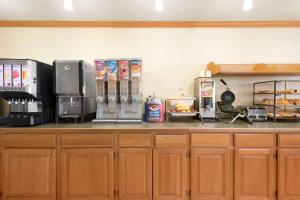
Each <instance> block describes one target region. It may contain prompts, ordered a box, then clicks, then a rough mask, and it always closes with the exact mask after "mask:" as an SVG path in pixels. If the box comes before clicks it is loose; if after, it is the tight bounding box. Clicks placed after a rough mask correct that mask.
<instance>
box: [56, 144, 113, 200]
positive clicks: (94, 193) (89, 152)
mask: <svg viewBox="0 0 300 200" xmlns="http://www.w3.org/2000/svg"><path fill="white" fill-rule="evenodd" d="M113 198H114V164H113V149H112V148H79V149H63V150H62V152H61V199H62V200H110V199H113Z"/></svg>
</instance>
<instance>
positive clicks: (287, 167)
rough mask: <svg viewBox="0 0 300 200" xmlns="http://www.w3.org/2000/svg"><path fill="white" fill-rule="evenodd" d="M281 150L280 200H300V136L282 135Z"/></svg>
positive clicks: (279, 167) (280, 140)
mask: <svg viewBox="0 0 300 200" xmlns="http://www.w3.org/2000/svg"><path fill="white" fill-rule="evenodd" d="M279 148H280V149H279V155H278V182H279V184H278V185H279V188H278V189H279V191H278V192H279V200H300V135H298V134H282V135H280V136H279Z"/></svg>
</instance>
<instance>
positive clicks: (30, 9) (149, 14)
mask: <svg viewBox="0 0 300 200" xmlns="http://www.w3.org/2000/svg"><path fill="white" fill-rule="evenodd" d="M163 1H164V7H165V9H164V10H163V11H161V12H156V11H155V10H154V5H155V0H73V2H74V11H73V12H68V11H65V10H64V8H63V0H0V20H104V21H111V20H112V21H113V20H116V21H120V20H124V21H146V20H149V21H200V20H202V21H287V20H300V0H253V9H252V10H250V11H243V10H242V5H243V0H163Z"/></svg>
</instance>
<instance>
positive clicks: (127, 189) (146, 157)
mask: <svg viewBox="0 0 300 200" xmlns="http://www.w3.org/2000/svg"><path fill="white" fill-rule="evenodd" d="M119 199H121V200H132V199H135V200H151V199H152V149H150V148H121V149H120V156H119Z"/></svg>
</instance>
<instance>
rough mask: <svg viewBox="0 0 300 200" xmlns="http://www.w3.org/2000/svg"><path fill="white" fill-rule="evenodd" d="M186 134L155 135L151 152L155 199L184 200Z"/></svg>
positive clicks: (185, 190) (185, 194) (185, 189)
mask: <svg viewBox="0 0 300 200" xmlns="http://www.w3.org/2000/svg"><path fill="white" fill-rule="evenodd" d="M187 174H188V172H187V137H186V135H156V137H155V149H154V152H153V193H154V199H155V200H185V199H186V196H187Z"/></svg>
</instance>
